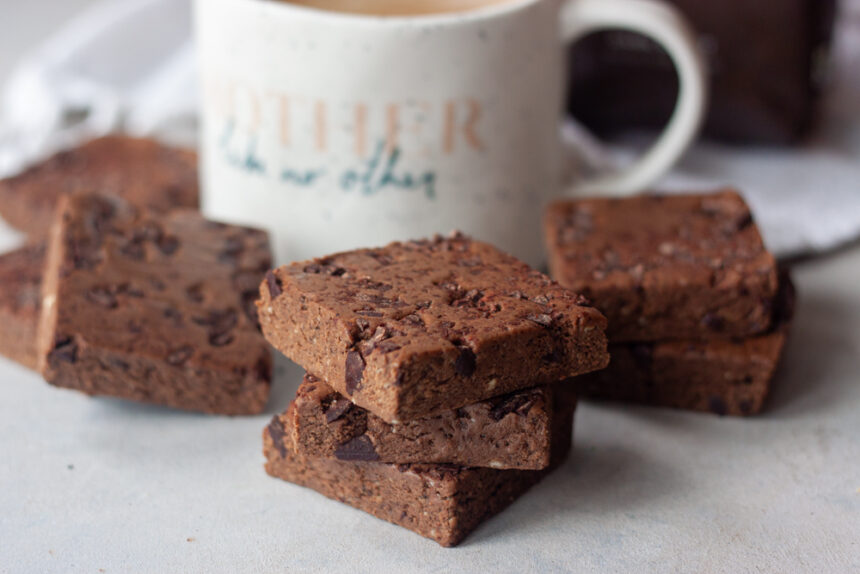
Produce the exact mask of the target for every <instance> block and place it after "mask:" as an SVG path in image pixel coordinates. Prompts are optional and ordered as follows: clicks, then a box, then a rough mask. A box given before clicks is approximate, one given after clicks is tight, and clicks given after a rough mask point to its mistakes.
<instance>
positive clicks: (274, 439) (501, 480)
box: [263, 401, 575, 546]
mask: <svg viewBox="0 0 860 574" xmlns="http://www.w3.org/2000/svg"><path fill="white" fill-rule="evenodd" d="M574 407H575V403H574V402H573V401H567V402H566V403H565V405H564V406H563V407H562V408H561V410H560V412H559V414H560V415H561V416H558V417H556V419H555V423H554V425H553V427H554V428H553V439H552V462H551V465H550V467H549V468H548V469H545V470H496V469H492V468H469V467H463V466H455V465H446V464H384V463H379V462H346V461H341V460H335V459H327V458H316V457H308V456H302V455H298V454H295V453H294V452H291V451H290V450H288V449H287V448H286V446H285V444H286V443H285V441H284V437H283V435H284V428H283V427H282V426H281V421H280V419H279V418H278V417H275V418H274V419H273V420H272V423H271V424H270V425H269V427H268V428H267V429H266V430H265V431H264V432H263V452H264V454H265V456H266V472H268V473H269V474H270V475H272V476H274V477H277V478H281V479H283V480H286V481H288V482H292V483H295V484H297V485H299V486H304V487H308V488H312V489H313V490H316V491H317V492H319V493H320V494H322V495H324V496H327V497H328V498H332V499H334V500H338V501H340V502H343V503H345V504H349V505H350V506H353V507H355V508H358V509H359V510H363V511H364V512H367V513H369V514H372V515H373V516H376V517H377V518H381V519H382V520H387V521H388V522H392V523H394V524H397V525H398V526H402V527H403V528H408V529H409V530H412V531H414V532H417V533H418V534H420V535H421V536H424V537H427V538H430V539H432V540H435V541H436V542H438V543H439V544H441V545H442V546H455V545H457V544H458V543H459V542H460V541H462V540H463V539H464V538H465V537H466V536H468V534H469V533H470V532H472V531H473V530H474V529H475V528H477V527H478V526H479V525H480V524H481V523H482V522H484V521H485V520H487V519H488V518H490V517H491V516H493V515H495V514H498V513H499V512H501V511H502V510H504V509H505V508H506V507H507V506H509V505H510V504H511V503H513V502H514V501H515V500H516V499H517V498H518V497H519V496H521V495H522V494H523V493H524V492H526V491H527V490H528V489H529V488H531V487H532V486H534V485H535V484H537V483H538V482H539V481H540V480H541V479H542V478H543V477H544V476H546V474H547V473H548V472H549V471H550V470H552V469H554V468H556V467H558V466H559V465H560V464H561V463H562V462H563V461H564V459H565V458H566V457H567V454H568V452H569V451H570V445H571V437H572V434H573V431H572V429H573V409H574Z"/></svg>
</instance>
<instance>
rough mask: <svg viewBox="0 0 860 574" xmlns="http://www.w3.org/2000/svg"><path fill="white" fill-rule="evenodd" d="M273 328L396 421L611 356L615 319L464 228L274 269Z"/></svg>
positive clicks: (269, 326) (360, 400)
mask: <svg viewBox="0 0 860 574" xmlns="http://www.w3.org/2000/svg"><path fill="white" fill-rule="evenodd" d="M260 295H261V298H260V301H259V302H258V303H257V305H258V308H259V311H260V322H261V324H262V327H263V333H264V334H265V336H266V339H268V341H269V342H270V343H272V344H273V345H274V346H275V347H276V348H277V349H278V350H280V351H281V352H283V353H284V354H285V355H286V356H287V357H289V358H290V359H292V360H293V361H295V362H297V363H299V364H300V365H301V366H302V367H304V368H305V370H307V371H308V372H311V373H314V374H315V375H317V376H319V377H321V378H323V379H324V380H325V381H326V382H327V383H328V384H329V385H331V387H332V388H334V389H335V390H336V391H337V392H339V393H341V394H343V395H345V396H346V397H348V398H349V399H350V400H352V401H353V402H354V403H356V404H357V405H359V406H361V407H363V408H365V409H367V410H369V411H371V412H372V413H374V414H375V415H377V416H379V417H381V418H382V419H383V420H385V421H387V422H395V421H406V420H410V419H414V418H419V417H424V416H429V415H432V414H435V413H438V412H440V411H444V410H449V409H455V408H459V407H462V406H465V405H468V404H471V403H474V402H477V401H481V400H484V399H487V398H490V397H493V396H498V395H502V394H507V393H510V392H512V391H516V390H519V389H523V388H528V387H533V386H535V385H541V384H547V383H554V382H557V381H559V380H561V379H564V378H566V377H569V376H573V375H577V374H581V373H585V372H589V371H593V370H595V369H600V368H603V367H604V366H605V365H606V364H607V361H608V358H609V355H608V354H607V352H606V337H605V335H604V329H605V327H606V319H605V318H604V317H603V315H601V314H600V312H599V311H597V310H596V309H593V308H590V307H589V306H586V303H585V302H584V300H583V299H582V298H580V297H578V296H577V295H575V294H574V293H572V292H570V291H568V290H567V289H564V288H562V287H561V286H559V285H558V284H557V283H555V282H554V281H552V280H550V279H549V278H548V277H546V276H545V275H543V274H541V273H539V272H537V271H534V270H533V269H531V268H529V267H528V266H527V265H526V264H524V263H522V262H520V261H518V260H517V259H515V258H513V257H511V256H509V255H507V254H505V253H502V252H501V251H499V250H498V249H496V248H494V247H492V246H490V245H487V244H485V243H480V242H478V241H472V240H471V239H469V238H467V237H464V236H462V235H454V236H452V237H449V238H441V237H437V238H435V239H431V240H422V241H413V242H407V243H393V244H391V245H389V246H387V247H383V248H379V249H361V250H357V251H351V252H348V253H341V254H337V255H332V256H329V257H325V258H322V259H317V260H314V261H305V262H299V263H293V264H292V265H288V266H284V267H281V268H279V269H276V270H274V271H273V272H271V273H269V274H268V275H267V277H266V280H265V281H263V283H262V285H261V286H260Z"/></svg>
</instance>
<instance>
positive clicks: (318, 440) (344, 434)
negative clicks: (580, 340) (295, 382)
mask: <svg viewBox="0 0 860 574" xmlns="http://www.w3.org/2000/svg"><path fill="white" fill-rule="evenodd" d="M571 387H572V385H562V384H556V385H546V386H542V387H534V388H531V389H526V390H523V391H515V392H513V393H511V394H509V395H503V396H501V397H494V398H492V399H488V400H486V401H482V402H479V403H474V404H471V405H467V406H465V407H461V408H459V409H454V410H450V411H443V412H441V413H439V414H437V415H434V416H430V417H425V418H420V419H413V420H411V421H406V422H403V423H400V424H395V425H392V424H389V423H387V422H385V421H383V420H382V419H381V418H379V417H377V416H376V415H374V414H372V413H370V412H368V411H367V410H365V409H362V408H361V407H358V406H356V405H354V404H353V403H352V401H350V400H349V399H347V398H346V397H344V396H343V395H341V394H340V393H338V392H337V391H335V390H334V389H332V388H331V387H329V386H328V385H326V384H325V383H324V382H323V381H321V380H319V379H317V378H316V377H314V376H312V375H306V376H305V379H304V381H303V382H302V385H301V386H300V387H299V391H298V395H297V396H296V398H295V400H294V401H293V402H292V403H291V404H290V406H289V408H288V409H287V411H286V412H285V413H284V414H282V415H280V416H279V417H278V419H279V420H280V424H281V425H282V427H283V428H284V433H285V434H284V440H285V441H286V442H285V447H286V448H287V450H289V451H291V452H294V453H296V454H298V455H302V456H310V457H317V458H320V457H322V458H334V459H338V460H348V461H357V460H363V461H376V462H390V463H444V464H456V465H460V466H476V467H489V468H505V469H508V468H519V469H531V470H540V469H543V468H546V467H547V466H549V462H550V439H551V435H552V432H551V431H552V423H553V417H554V416H555V406H556V400H555V397H554V394H555V392H556V389H557V390H558V392H564V391H565V390H566V391H567V392H572V389H571Z"/></svg>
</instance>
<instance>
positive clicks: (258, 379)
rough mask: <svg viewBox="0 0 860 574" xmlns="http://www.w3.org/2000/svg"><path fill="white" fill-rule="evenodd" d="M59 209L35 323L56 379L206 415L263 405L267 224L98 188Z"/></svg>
mask: <svg viewBox="0 0 860 574" xmlns="http://www.w3.org/2000/svg"><path fill="white" fill-rule="evenodd" d="M57 215H58V221H57V223H56V224H55V227H54V229H53V231H52V235H51V240H50V243H49V248H48V255H47V264H46V273H45V279H44V284H43V300H42V306H43V311H42V318H41V324H40V328H39V351H40V356H39V358H40V368H41V370H42V373H43V375H44V376H45V379H46V380H47V381H48V382H49V383H51V384H53V385H56V386H59V387H66V388H70V389H76V390H79V391H83V392H84V393H87V394H90V395H109V396H115V397H121V398H125V399H131V400H136V401H142V402H149V403H155V404H160V405H167V406H171V407H176V408H180V409H187V410H194V411H202V412H207V413H217V414H228V415H239V414H253V413H258V412H260V411H261V410H262V409H263V407H264V406H265V403H266V400H267V397H268V393H269V385H270V382H271V370H272V358H271V352H270V350H269V347H268V345H267V344H266V341H265V340H264V339H263V336H262V334H261V333H260V331H259V327H258V324H257V319H256V314H255V307H254V299H255V298H256V289H257V285H258V283H259V281H260V278H261V277H263V276H264V274H265V272H266V269H268V268H269V267H270V266H271V254H270V251H269V242H268V237H267V235H266V234H265V233H264V232H262V231H258V230H256V229H249V228H245V227H237V226H232V225H224V224H221V223H215V222H212V221H207V220H206V219H204V218H203V217H202V216H201V215H200V214H199V213H197V212H195V211H174V212H170V213H168V214H166V215H155V214H152V213H150V212H147V211H143V210H140V209H138V208H135V207H133V206H132V205H130V204H129V203H127V202H126V201H124V200H122V199H119V198H107V197H103V196H94V195H74V196H68V197H65V198H63V199H62V200H61V205H60V207H59V211H58V214H57Z"/></svg>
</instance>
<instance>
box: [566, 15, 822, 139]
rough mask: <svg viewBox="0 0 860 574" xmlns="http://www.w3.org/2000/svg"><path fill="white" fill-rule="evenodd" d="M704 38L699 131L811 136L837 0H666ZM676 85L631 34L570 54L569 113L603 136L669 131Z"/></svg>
mask: <svg viewBox="0 0 860 574" xmlns="http://www.w3.org/2000/svg"><path fill="white" fill-rule="evenodd" d="M670 1H671V2H673V3H674V4H676V5H677V6H678V8H679V9H680V10H681V11H682V12H683V13H684V14H685V15H686V16H687V18H688V19H689V20H690V22H691V23H692V24H693V26H694V27H695V28H696V29H697V30H699V31H700V33H701V39H700V42H701V46H702V47H703V49H704V51H705V53H706V55H707V57H708V60H709V65H710V67H711V82H712V86H711V101H710V109H709V112H708V114H707V118H706V120H705V125H704V130H703V133H704V135H705V136H706V137H710V138H714V139H718V140H722V141H725V142H731V143H745V144H791V143H796V142H798V140H800V139H801V138H803V137H804V136H806V135H807V134H808V133H809V131H810V129H811V127H812V124H813V119H814V116H815V107H816V106H815V103H816V100H817V95H818V94H819V93H820V91H821V88H822V85H823V82H824V79H825V77H826V75H827V74H826V71H827V67H828V66H827V63H828V52H829V46H830V40H831V38H832V33H833V22H834V16H835V12H836V0H778V1H771V0H763V1H758V0H756V1H752V2H751V1H749V0H723V1H719V2H715V1H712V0H670ZM677 92H678V79H677V76H676V74H675V71H674V68H673V66H672V64H671V62H670V60H669V58H668V56H667V55H666V54H665V52H663V51H662V50H661V49H660V48H659V47H658V46H657V45H656V44H654V43H653V42H651V41H650V40H648V39H647V38H644V37H642V36H638V35H635V34H632V33H629V32H622V31H609V32H601V33H598V34H594V35H592V36H589V37H587V38H585V39H584V40H583V41H581V42H579V43H578V44H576V45H575V46H574V47H573V48H572V49H571V59H570V91H569V94H570V96H569V98H568V110H569V111H570V113H571V114H572V115H573V116H574V117H575V118H577V119H578V120H579V121H580V122H581V123H582V124H584V125H585V126H586V127H588V128H589V129H591V130H592V131H594V132H596V133H598V134H601V135H612V134H617V133H618V132H620V131H623V130H629V129H631V128H632V129H637V128H648V129H651V128H654V129H657V128H660V127H661V126H663V125H665V123H666V121H667V120H668V118H669V116H670V115H671V112H672V110H673V108H674V105H675V99H676V97H677Z"/></svg>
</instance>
